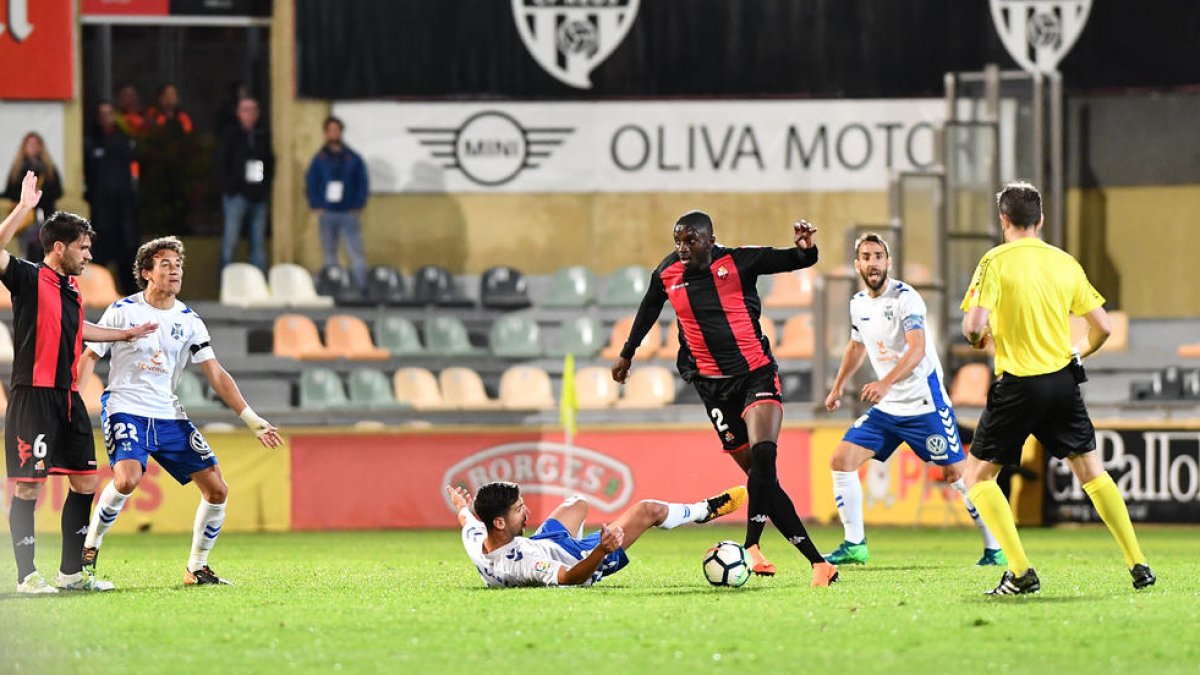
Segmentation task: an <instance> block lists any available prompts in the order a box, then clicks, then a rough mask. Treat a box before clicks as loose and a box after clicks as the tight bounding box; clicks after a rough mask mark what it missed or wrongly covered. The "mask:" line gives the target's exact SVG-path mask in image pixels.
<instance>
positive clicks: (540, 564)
mask: <svg viewBox="0 0 1200 675" xmlns="http://www.w3.org/2000/svg"><path fill="white" fill-rule="evenodd" d="M533 569H534V570H535V571H538V572H549V571H550V561H549V560H539V561H537V562H535V563H534V564H533Z"/></svg>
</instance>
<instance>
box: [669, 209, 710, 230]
mask: <svg viewBox="0 0 1200 675" xmlns="http://www.w3.org/2000/svg"><path fill="white" fill-rule="evenodd" d="M675 224H676V225H683V226H684V227H686V228H688V229H689V230H695V231H696V232H703V233H706V234H712V231H713V223H712V218H709V217H708V214H707V213H705V212H703V211H688V212H687V213H685V214H683V215H682V216H679V220H677V221H675Z"/></svg>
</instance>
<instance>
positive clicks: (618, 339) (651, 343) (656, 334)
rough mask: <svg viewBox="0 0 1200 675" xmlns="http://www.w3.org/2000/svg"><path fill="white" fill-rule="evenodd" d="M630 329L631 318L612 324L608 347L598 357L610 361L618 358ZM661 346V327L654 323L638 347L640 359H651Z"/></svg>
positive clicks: (631, 324) (631, 325)
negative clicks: (640, 354)
mask: <svg viewBox="0 0 1200 675" xmlns="http://www.w3.org/2000/svg"><path fill="white" fill-rule="evenodd" d="M632 327H633V316H627V317H625V318H623V319H621V320H620V321H618V322H616V323H615V324H613V327H612V333H610V334H609V338H608V346H607V347H605V348H604V350H603V351H601V352H600V357H601V358H603V359H609V360H612V359H615V358H617V357H618V356H620V355H621V348H622V347H624V346H625V339H626V338H628V337H629V329H630V328H632ZM661 345H662V327H660V326H659V325H658V322H657V321H656V322H655V323H654V325H653V326H651V327H650V332H649V333H646V337H644V338H642V344H641V345H639V346H638V351H640V352H641V353H642V358H653V357H654V355H655V354H657V353H658V350H659V348H660V346H661Z"/></svg>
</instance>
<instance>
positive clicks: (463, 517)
mask: <svg viewBox="0 0 1200 675" xmlns="http://www.w3.org/2000/svg"><path fill="white" fill-rule="evenodd" d="M446 492H447V493H448V494H449V495H450V503H451V504H452V505H453V506H454V512H455V513H457V514H458V526H459V527H465V526H466V524H467V520H468V519H470V518H473V517H474V515H473V514H472V512H471V503H472V502H474V501H475V497H474V495H472V494H471V493H470V492H468V491H467V489H466V488H464V487H460V486H457V485H447V486H446ZM464 509H465V511H464Z"/></svg>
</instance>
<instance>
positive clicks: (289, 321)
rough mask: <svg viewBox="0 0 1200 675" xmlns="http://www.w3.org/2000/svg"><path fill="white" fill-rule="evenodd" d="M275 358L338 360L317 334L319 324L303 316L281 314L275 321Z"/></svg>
mask: <svg viewBox="0 0 1200 675" xmlns="http://www.w3.org/2000/svg"><path fill="white" fill-rule="evenodd" d="M274 342H275V348H274V350H273V351H274V352H275V356H283V357H286V358H290V359H304V360H314V361H319V360H322V359H333V358H337V355H336V354H333V353H332V352H330V351H329V350H328V349H326V348H325V345H323V344H321V336H320V335H319V334H318V333H317V324H315V323H313V320H312V319H310V318H308V317H307V316H304V315H303V314H280V315H279V316H278V317H276V319H275V330H274Z"/></svg>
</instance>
